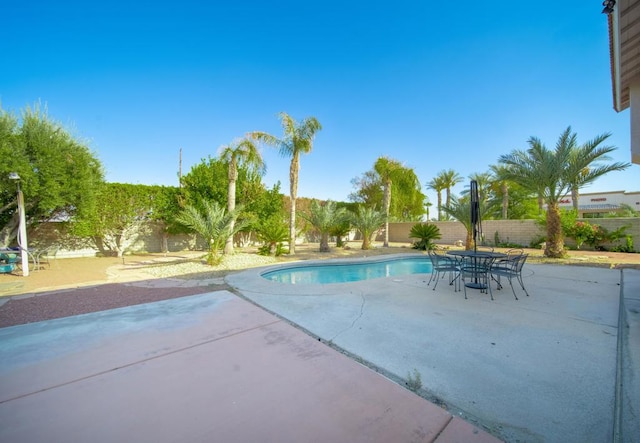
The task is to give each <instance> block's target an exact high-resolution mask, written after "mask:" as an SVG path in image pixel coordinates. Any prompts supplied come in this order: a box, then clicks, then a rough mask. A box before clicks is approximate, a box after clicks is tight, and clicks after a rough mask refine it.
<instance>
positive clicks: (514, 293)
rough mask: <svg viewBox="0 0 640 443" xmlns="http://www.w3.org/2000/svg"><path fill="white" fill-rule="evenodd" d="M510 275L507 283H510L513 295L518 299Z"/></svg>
mask: <svg viewBox="0 0 640 443" xmlns="http://www.w3.org/2000/svg"><path fill="white" fill-rule="evenodd" d="M511 280H512V279H511V277H509V284H510V285H511V290H512V291H513V296H514V297H515V298H516V300H517V299H518V296H517V295H516V290H515V289H514V288H513V282H512V281H511Z"/></svg>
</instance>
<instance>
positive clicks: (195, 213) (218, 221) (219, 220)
mask: <svg viewBox="0 0 640 443" xmlns="http://www.w3.org/2000/svg"><path fill="white" fill-rule="evenodd" d="M203 206H204V208H203V209H204V212H201V211H200V210H199V209H198V208H196V207H195V206H192V205H187V206H186V207H185V208H184V209H183V210H182V211H181V212H180V213H179V214H178V215H177V216H176V221H177V222H178V223H180V224H182V225H184V226H186V227H188V228H190V229H192V230H193V231H195V232H197V233H198V234H200V235H201V236H202V237H203V238H204V239H205V240H206V241H207V244H208V247H209V253H208V254H207V263H209V264H210V265H214V264H218V263H220V261H221V260H222V257H221V256H220V254H219V251H220V250H221V249H222V246H223V245H224V243H225V242H226V240H227V239H228V238H229V237H230V236H231V237H232V236H233V235H234V234H235V233H236V232H238V231H240V230H241V229H243V228H244V227H245V223H244V222H236V218H237V212H236V211H232V212H225V209H224V207H222V206H220V205H219V204H218V203H216V202H211V201H205V202H204V203H203ZM237 209H239V208H237ZM237 209H236V210H237Z"/></svg>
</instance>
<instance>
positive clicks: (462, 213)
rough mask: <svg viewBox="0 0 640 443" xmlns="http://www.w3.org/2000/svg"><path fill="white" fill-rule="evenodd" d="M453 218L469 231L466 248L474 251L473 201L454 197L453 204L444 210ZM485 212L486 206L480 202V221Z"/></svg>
mask: <svg viewBox="0 0 640 443" xmlns="http://www.w3.org/2000/svg"><path fill="white" fill-rule="evenodd" d="M442 210H443V211H444V212H446V213H447V214H448V215H449V216H451V217H452V218H454V219H456V220H458V221H459V222H460V223H462V224H463V225H464V227H465V229H466V230H467V238H466V239H465V242H464V248H465V249H467V250H469V249H473V246H474V245H473V225H472V224H471V199H470V198H469V197H461V198H457V197H455V196H454V197H452V198H451V204H450V205H448V206H444V207H443V208H442ZM484 212H485V205H484V202H483V201H482V200H480V219H482V217H483V214H484Z"/></svg>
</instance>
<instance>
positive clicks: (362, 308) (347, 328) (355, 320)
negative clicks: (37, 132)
mask: <svg viewBox="0 0 640 443" xmlns="http://www.w3.org/2000/svg"><path fill="white" fill-rule="evenodd" d="M360 298H361V299H362V303H360V313H359V314H358V316H357V317H356V318H354V319H353V321H352V322H351V325H349V326H348V327H346V328H345V329H343V330H342V331H338V332H337V333H336V334H335V335H334V336H333V337H331V338H330V339H329V343H333V341H334V340H335V339H336V338H338V336H339V335H342V334H344V333H345V332H347V331H349V330H351V329H353V327H354V326H355V325H356V323H357V322H358V320H360V319H361V318H362V314H364V305H365V302H366V299H365V297H364V294H363V293H362V292H360Z"/></svg>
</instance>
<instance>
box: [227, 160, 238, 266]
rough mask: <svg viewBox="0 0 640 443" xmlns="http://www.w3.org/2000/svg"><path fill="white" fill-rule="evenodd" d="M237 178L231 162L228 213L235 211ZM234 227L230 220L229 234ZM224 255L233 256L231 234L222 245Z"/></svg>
mask: <svg viewBox="0 0 640 443" xmlns="http://www.w3.org/2000/svg"><path fill="white" fill-rule="evenodd" d="M237 176H238V170H237V168H236V166H235V164H234V163H233V161H232V162H231V163H230V164H229V188H228V190H227V210H228V211H229V213H231V212H233V211H234V210H235V209H236V179H237ZM234 225H235V220H231V232H233V227H234ZM224 254H233V234H231V235H230V236H229V238H227V241H226V242H225V244H224Z"/></svg>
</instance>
